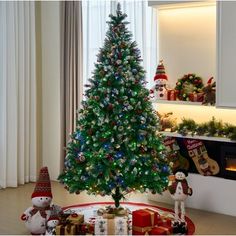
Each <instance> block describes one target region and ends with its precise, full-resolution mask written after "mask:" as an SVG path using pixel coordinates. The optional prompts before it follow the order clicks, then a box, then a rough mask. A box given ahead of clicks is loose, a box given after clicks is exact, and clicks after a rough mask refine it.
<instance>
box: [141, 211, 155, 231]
mask: <svg viewBox="0 0 236 236" xmlns="http://www.w3.org/2000/svg"><path fill="white" fill-rule="evenodd" d="M143 210H144V211H146V212H148V213H149V214H150V216H151V226H152V227H153V226H154V223H155V222H154V220H155V213H156V212H154V211H152V210H150V209H148V208H146V209H143Z"/></svg>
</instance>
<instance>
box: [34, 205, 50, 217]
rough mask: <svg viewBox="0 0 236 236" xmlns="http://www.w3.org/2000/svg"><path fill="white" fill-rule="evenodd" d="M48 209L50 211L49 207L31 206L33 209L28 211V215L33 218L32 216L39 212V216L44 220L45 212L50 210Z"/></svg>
mask: <svg viewBox="0 0 236 236" xmlns="http://www.w3.org/2000/svg"><path fill="white" fill-rule="evenodd" d="M50 209H51V208H50V206H47V207H37V206H33V209H32V210H31V211H30V215H31V216H33V215H35V214H36V213H37V212H38V211H39V213H40V215H41V216H42V217H43V218H46V217H47V214H46V211H47V210H50Z"/></svg>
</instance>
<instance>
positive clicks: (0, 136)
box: [0, 2, 36, 188]
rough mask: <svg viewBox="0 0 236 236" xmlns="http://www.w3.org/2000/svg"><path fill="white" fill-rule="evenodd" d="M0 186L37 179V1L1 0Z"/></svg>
mask: <svg viewBox="0 0 236 236" xmlns="http://www.w3.org/2000/svg"><path fill="white" fill-rule="evenodd" d="M0 32H1V33H0V187H1V188H5V187H16V186H17V185H18V184H24V183H25V182H29V181H35V179H36V72H35V66H36V62H35V60H36V58H35V4H34V2H0Z"/></svg>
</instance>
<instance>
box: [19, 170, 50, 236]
mask: <svg viewBox="0 0 236 236" xmlns="http://www.w3.org/2000/svg"><path fill="white" fill-rule="evenodd" d="M31 200H32V204H33V206H31V207H29V208H28V209H26V210H25V212H24V213H23V214H22V216H21V219H22V220H23V221H24V222H25V226H26V228H27V229H28V230H29V231H30V232H31V234H32V235H33V234H36V235H41V234H45V232H46V223H47V221H48V219H49V217H50V215H51V208H50V204H51V201H52V193H51V182H50V177H49V173H48V168H47V167H43V168H42V169H41V170H40V173H39V178H38V180H37V182H36V185H35V189H34V192H33V193H32V195H31Z"/></svg>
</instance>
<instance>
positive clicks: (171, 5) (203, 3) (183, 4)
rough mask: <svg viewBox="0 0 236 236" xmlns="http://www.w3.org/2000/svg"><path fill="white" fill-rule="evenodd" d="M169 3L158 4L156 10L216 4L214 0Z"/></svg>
mask: <svg viewBox="0 0 236 236" xmlns="http://www.w3.org/2000/svg"><path fill="white" fill-rule="evenodd" d="M173 2H174V3H171V4H164V5H158V6H157V8H158V10H166V9H178V8H191V7H208V6H216V1H214V0H212V1H202V2H199V1H196V2H188V1H186V2H181V3H178V1H173Z"/></svg>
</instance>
